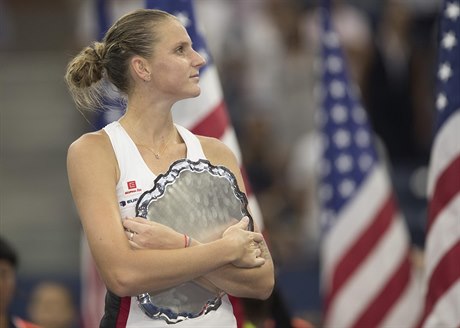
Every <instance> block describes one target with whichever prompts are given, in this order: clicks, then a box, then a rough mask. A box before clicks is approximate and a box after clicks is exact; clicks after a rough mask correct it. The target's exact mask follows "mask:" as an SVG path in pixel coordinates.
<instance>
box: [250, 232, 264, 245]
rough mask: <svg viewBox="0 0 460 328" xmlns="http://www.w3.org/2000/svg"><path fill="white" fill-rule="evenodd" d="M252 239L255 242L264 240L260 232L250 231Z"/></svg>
mask: <svg viewBox="0 0 460 328" xmlns="http://www.w3.org/2000/svg"><path fill="white" fill-rule="evenodd" d="M252 239H253V240H254V241H255V242H257V243H261V242H263V241H264V236H262V234H261V233H257V232H254V233H252Z"/></svg>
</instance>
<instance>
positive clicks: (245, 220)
mask: <svg viewBox="0 0 460 328" xmlns="http://www.w3.org/2000/svg"><path fill="white" fill-rule="evenodd" d="M248 224H249V218H248V217H247V216H245V217H244V218H242V219H241V220H240V222H238V223H237V224H235V226H237V227H238V228H240V229H247V227H248Z"/></svg>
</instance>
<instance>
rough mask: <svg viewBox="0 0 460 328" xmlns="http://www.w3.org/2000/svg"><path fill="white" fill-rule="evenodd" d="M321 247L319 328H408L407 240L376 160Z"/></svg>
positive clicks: (414, 292) (414, 310) (412, 304)
mask: <svg viewBox="0 0 460 328" xmlns="http://www.w3.org/2000/svg"><path fill="white" fill-rule="evenodd" d="M338 216H339V217H338V218H337V220H336V224H335V225H334V228H333V229H331V231H330V232H329V233H328V234H327V235H326V236H325V239H324V241H323V248H322V254H321V258H322V275H323V276H322V281H323V286H322V287H323V289H324V293H323V294H324V295H325V313H324V326H325V327H341V328H342V327H343V328H345V327H359V328H362V327H413V326H414V325H415V324H416V322H417V319H418V318H419V313H420V308H421V306H420V305H421V304H420V302H419V300H420V295H419V294H418V288H417V280H416V279H414V278H415V277H414V274H413V273H412V269H411V263H410V259H409V256H410V240H409V238H408V235H407V231H406V227H405V224H404V220H403V218H402V216H401V214H400V212H399V210H398V205H397V203H396V199H395V197H394V195H393V192H392V190H391V186H390V180H389V178H388V176H387V175H386V173H385V170H384V168H383V167H382V166H380V165H379V164H377V165H376V166H375V167H374V169H373V170H372V172H371V173H370V174H369V176H368V177H367V180H366V181H365V182H364V183H363V185H362V187H361V189H360V190H359V191H357V194H356V195H355V197H354V198H353V199H352V200H350V203H349V204H348V205H347V206H346V207H345V208H344V209H343V210H342V211H341V212H340V213H339V214H338Z"/></svg>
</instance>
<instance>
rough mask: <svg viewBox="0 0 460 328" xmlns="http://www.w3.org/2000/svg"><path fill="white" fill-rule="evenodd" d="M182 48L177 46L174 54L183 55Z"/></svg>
mask: <svg viewBox="0 0 460 328" xmlns="http://www.w3.org/2000/svg"><path fill="white" fill-rule="evenodd" d="M184 50H185V49H184V46H179V47H177V48H176V52H177V53H179V54H183V53H184Z"/></svg>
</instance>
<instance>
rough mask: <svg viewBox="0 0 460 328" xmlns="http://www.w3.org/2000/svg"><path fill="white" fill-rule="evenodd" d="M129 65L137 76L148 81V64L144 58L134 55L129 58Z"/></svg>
mask: <svg viewBox="0 0 460 328" xmlns="http://www.w3.org/2000/svg"><path fill="white" fill-rule="evenodd" d="M131 67H132V69H133V71H134V73H135V75H136V76H137V77H138V78H140V79H141V80H143V81H145V82H148V81H150V78H151V77H150V66H149V64H148V62H147V60H145V58H143V57H140V56H134V57H133V58H132V59H131Z"/></svg>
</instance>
